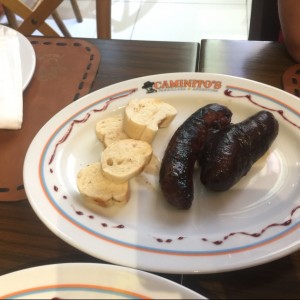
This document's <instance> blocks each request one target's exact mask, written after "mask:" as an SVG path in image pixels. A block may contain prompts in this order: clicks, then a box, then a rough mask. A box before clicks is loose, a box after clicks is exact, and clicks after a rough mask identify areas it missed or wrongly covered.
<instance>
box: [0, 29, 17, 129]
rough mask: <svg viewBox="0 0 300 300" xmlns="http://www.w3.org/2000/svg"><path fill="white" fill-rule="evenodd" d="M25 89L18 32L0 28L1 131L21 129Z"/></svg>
mask: <svg viewBox="0 0 300 300" xmlns="http://www.w3.org/2000/svg"><path fill="white" fill-rule="evenodd" d="M22 121H23V87H22V70H21V57H20V51H19V38H18V36H17V32H16V31H15V30H12V29H10V28H8V27H5V26H0V129H20V128H21V126H22Z"/></svg>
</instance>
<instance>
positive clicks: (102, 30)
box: [96, 0, 111, 39]
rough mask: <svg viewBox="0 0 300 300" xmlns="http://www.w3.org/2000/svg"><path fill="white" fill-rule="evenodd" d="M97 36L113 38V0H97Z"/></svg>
mask: <svg viewBox="0 0 300 300" xmlns="http://www.w3.org/2000/svg"><path fill="white" fill-rule="evenodd" d="M96 16H97V37H98V38H99V39H110V38H111V0H96Z"/></svg>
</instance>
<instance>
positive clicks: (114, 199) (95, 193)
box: [77, 162, 130, 207]
mask: <svg viewBox="0 0 300 300" xmlns="http://www.w3.org/2000/svg"><path fill="white" fill-rule="evenodd" d="M77 187H78V190H79V192H80V194H81V195H82V196H83V199H84V200H86V201H92V202H95V203H96V204H97V205H100V206H102V207H110V206H113V205H123V204H125V203H127V202H128V199H129V194H130V192H129V184H128V182H123V183H114V182H112V181H111V180H109V179H107V178H105V177H104V176H103V174H102V170H101V164H100V162H95V163H92V164H90V165H88V166H86V167H84V168H82V169H81V170H80V171H79V172H78V174H77Z"/></svg>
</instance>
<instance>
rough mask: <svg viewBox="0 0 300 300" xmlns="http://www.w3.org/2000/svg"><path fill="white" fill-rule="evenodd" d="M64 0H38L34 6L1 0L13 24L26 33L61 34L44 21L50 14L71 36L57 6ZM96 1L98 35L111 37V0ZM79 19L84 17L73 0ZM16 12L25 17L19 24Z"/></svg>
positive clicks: (18, 0) (65, 33) (17, 0)
mask: <svg viewBox="0 0 300 300" xmlns="http://www.w3.org/2000/svg"><path fill="white" fill-rule="evenodd" d="M62 2H63V0H38V1H37V2H36V5H34V6H33V8H30V7H28V6H27V5H26V4H24V2H23V1H21V0H0V4H3V6H4V8H5V13H6V16H7V19H8V20H9V23H10V24H11V26H12V27H13V28H15V29H17V30H18V31H19V32H21V33H22V34H24V35H31V34H32V33H33V32H34V31H35V30H37V29H38V30H39V31H40V32H41V33H42V34H44V35H48V36H59V34H58V33H57V32H56V31H55V30H54V29H53V28H52V27H50V26H49V25H48V24H47V23H45V22H44V21H45V20H46V19H47V18H48V17H49V16H50V15H52V16H53V19H54V20H55V21H56V23H57V25H58V26H59V28H60V30H61V31H62V32H63V34H64V36H70V34H69V32H68V30H67V28H66V27H65V25H64V24H63V21H62V20H61V18H60V17H59V15H58V13H57V11H56V8H57V7H58V6H59V5H60V4H61V3H62ZM95 3H96V26H97V37H98V38H101V39H110V38H111V0H95ZM71 4H72V7H73V10H74V13H75V15H76V17H77V21H79V22H80V21H81V20H82V17H81V14H80V11H79V8H78V6H77V2H76V0H71ZM14 14H17V15H19V16H20V17H21V18H23V19H24V21H23V22H22V24H21V25H20V26H18V25H17V24H16V21H15V19H14Z"/></svg>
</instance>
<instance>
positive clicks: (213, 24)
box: [0, 0, 251, 42]
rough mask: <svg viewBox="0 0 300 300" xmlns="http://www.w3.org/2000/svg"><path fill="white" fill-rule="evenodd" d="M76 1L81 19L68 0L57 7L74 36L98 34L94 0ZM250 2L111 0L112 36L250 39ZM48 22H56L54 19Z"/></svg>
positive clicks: (242, 0) (188, 39) (182, 39)
mask: <svg viewBox="0 0 300 300" xmlns="http://www.w3.org/2000/svg"><path fill="white" fill-rule="evenodd" d="M27 1H28V0H27ZM77 1H78V3H79V6H80V10H81V13H82V15H83V19H84V20H83V22H82V23H78V22H77V21H76V20H75V18H74V14H73V11H72V9H71V4H70V2H69V1H68V0H66V1H64V2H63V4H62V5H61V6H60V7H59V8H58V12H59V14H60V15H61V17H62V18H63V19H64V22H65V24H66V25H67V27H68V29H69V31H70V33H71V34H72V36H74V37H96V23H95V2H94V0H77ZM250 6H251V0H112V38H113V39H133V40H164V41H191V42H199V41H200V40H201V39H206V38H224V39H247V36H248V24H249V14H250V9H249V7H250ZM0 21H1V20H0ZM48 22H49V24H50V25H53V24H54V22H53V20H51V19H49V20H48ZM55 26H56V25H55V24H54V25H53V27H55ZM55 28H57V27H55ZM35 34H39V33H38V32H36V33H35Z"/></svg>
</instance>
